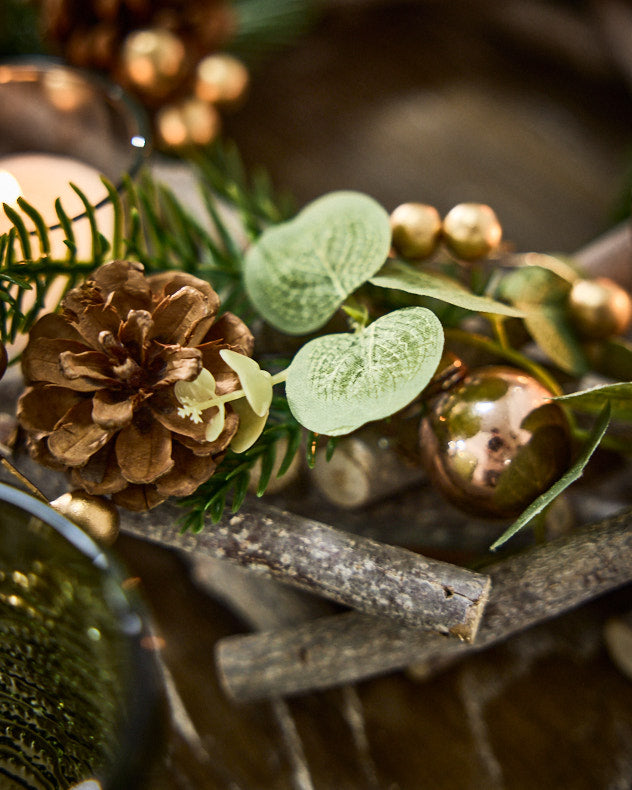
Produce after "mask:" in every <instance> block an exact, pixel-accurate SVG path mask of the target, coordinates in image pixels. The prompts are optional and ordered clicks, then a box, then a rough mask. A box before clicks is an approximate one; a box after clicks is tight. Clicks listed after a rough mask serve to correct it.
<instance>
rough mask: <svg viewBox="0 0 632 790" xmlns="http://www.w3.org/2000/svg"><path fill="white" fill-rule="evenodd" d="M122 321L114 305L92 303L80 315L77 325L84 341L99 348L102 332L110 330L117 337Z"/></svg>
mask: <svg viewBox="0 0 632 790" xmlns="http://www.w3.org/2000/svg"><path fill="white" fill-rule="evenodd" d="M120 323H121V319H120V318H119V316H118V313H117V312H116V310H115V309H114V308H113V307H105V306H104V305H91V306H89V307H87V308H86V309H85V310H84V312H83V313H81V315H79V316H78V318H77V323H76V326H77V330H78V331H79V334H80V335H81V336H82V339H83V340H84V342H85V343H87V344H88V345H89V346H91V347H92V348H98V347H99V346H100V342H99V335H100V334H101V332H109V333H110V334H111V335H113V336H114V337H116V334H117V332H118V330H119V325H120Z"/></svg>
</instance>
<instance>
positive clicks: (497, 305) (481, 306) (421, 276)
mask: <svg viewBox="0 0 632 790" xmlns="http://www.w3.org/2000/svg"><path fill="white" fill-rule="evenodd" d="M370 282H371V284H372V285H377V286H379V287H380V288H395V289H397V290H399V291H406V292H407V293H411V294H418V295H419V296H431V297H433V298H434V299H441V301H443V302H448V303H449V304H453V305H456V306H457V307H463V308H465V309H466V310H474V311H477V312H483V313H495V314H497V315H507V316H513V317H514V318H522V316H523V315H524V313H523V312H522V310H518V309H516V308H515V307H511V306H510V305H506V304H503V303H502V302H497V301H495V300H494V299H490V298H488V297H487V296H477V295H476V294H473V293H471V292H470V291H468V290H466V289H465V288H464V287H463V286H462V285H461V284H460V283H459V282H457V281H456V280H453V279H451V278H449V277H444V276H442V275H438V274H432V273H431V272H425V271H421V270H419V269H415V268H414V267H413V266H409V265H408V264H406V263H402V262H401V261H389V262H388V263H386V264H385V265H384V266H383V267H382V268H381V269H380V271H379V272H378V273H377V274H376V275H375V276H374V277H371V279H370Z"/></svg>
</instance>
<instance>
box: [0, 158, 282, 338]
mask: <svg viewBox="0 0 632 790" xmlns="http://www.w3.org/2000/svg"><path fill="white" fill-rule="evenodd" d="M201 161H203V162H204V164H203V165H202V164H201V165H200V166H199V176H200V178H199V183H200V189H201V190H202V193H203V195H204V196H205V199H206V203H207V206H208V209H209V212H208V213H209V219H208V223H205V224H204V225H203V224H202V223H201V222H200V221H199V220H198V219H196V218H195V217H193V216H192V215H191V214H190V212H188V211H187V210H186V208H185V207H184V206H183V205H182V204H181V203H180V202H179V201H178V199H177V198H176V196H175V195H174V193H173V192H172V191H171V190H170V189H168V188H167V187H165V186H164V185H162V184H160V183H158V182H156V181H155V179H154V178H152V177H151V176H150V175H149V174H148V173H145V174H143V175H142V176H141V178H140V180H139V182H138V183H137V184H136V183H133V182H132V181H131V180H129V179H128V180H127V181H126V182H125V184H124V187H123V191H122V194H119V193H118V192H117V190H116V189H115V188H114V186H113V185H112V184H111V183H110V182H109V181H107V180H106V179H104V180H103V182H104V185H105V187H106V189H107V191H108V193H109V195H110V198H111V202H112V205H113V208H114V231H113V233H112V238H111V239H106V238H105V237H104V236H103V235H102V233H101V232H100V228H99V220H98V212H97V211H96V210H95V207H94V206H92V205H91V204H90V202H89V201H88V199H87V198H86V196H85V195H84V194H83V193H82V192H81V190H79V189H78V188H77V187H73V189H74V190H75V192H76V193H77V194H78V195H79V197H80V199H81V201H82V202H83V204H84V208H85V213H86V216H87V217H88V224H89V227H90V244H89V247H90V249H89V252H87V253H84V255H83V257H79V256H78V252H77V246H76V243H75V238H74V233H73V223H72V221H71V219H70V218H69V217H68V215H67V214H66V212H65V211H64V208H63V206H62V204H61V202H60V201H59V200H58V201H56V204H55V209H56V213H57V217H58V220H59V226H60V227H59V229H57V230H56V231H55V233H56V234H61V237H62V240H63V244H64V246H65V250H66V251H65V255H63V257H62V256H60V254H59V253H56V254H55V255H52V254H51V244H52V240H51V238H52V232H51V230H50V229H49V228H47V227H46V223H45V222H44V220H43V218H42V216H41V215H40V214H39V212H38V211H37V210H36V209H35V208H34V207H33V206H31V205H30V204H29V203H27V202H26V201H24V200H22V199H20V201H19V210H16V209H13V208H11V207H10V206H7V205H5V206H4V211H5V214H6V215H7V217H8V218H9V219H10V220H11V222H12V223H13V228H12V229H11V231H10V232H9V233H8V234H5V235H4V236H0V331H1V335H2V337H1V339H2V341H3V342H6V341H13V340H15V338H16V336H17V335H18V334H19V333H24V332H27V331H28V330H29V329H30V327H31V326H32V325H33V323H34V322H35V320H36V319H37V317H38V316H39V314H40V313H41V311H42V309H43V306H44V300H45V299H46V297H47V296H48V295H49V294H50V293H51V287H52V286H53V283H55V282H56V281H58V278H59V277H60V276H61V277H64V278H65V282H66V286H65V289H64V290H68V289H69V288H71V287H73V286H74V285H75V284H76V283H77V282H79V281H81V280H83V279H84V278H85V277H87V276H88V275H89V274H90V272H91V271H92V270H93V269H95V268H96V267H97V266H99V265H100V264H101V263H103V262H104V261H105V260H107V259H109V258H120V257H124V258H128V259H135V260H139V261H141V262H142V263H143V265H144V266H145V269H146V271H147V272H152V271H164V270H168V269H178V270H182V271H186V272H190V273H191V274H195V275H196V276H198V277H202V278H204V279H207V280H209V281H210V282H211V283H212V284H213V286H214V288H215V289H216V290H217V291H218V293H219V295H220V298H221V300H222V305H223V308H224V309H226V310H234V311H236V312H238V313H239V314H240V315H242V317H245V318H248V317H249V316H248V310H249V307H248V302H247V300H246V298H245V295H244V291H243V287H242V281H241V268H242V250H241V245H240V243H239V242H238V241H236V239H235V237H234V231H232V230H230V226H229V223H228V220H227V219H226V212H223V213H222V212H221V211H220V210H219V209H218V208H217V206H216V203H214V202H213V200H214V198H213V185H214V184H216V183H221V184H222V186H223V190H224V192H225V193H227V194H230V195H232V196H233V197H234V199H235V201H236V204H237V207H238V210H239V212H240V216H241V218H242V220H243V221H244V224H246V225H248V227H250V228H251V229H253V230H254V231H256V230H257V229H261V228H262V227H263V226H264V225H266V224H268V223H269V222H271V221H279V220H280V219H281V218H282V217H283V212H284V211H286V210H287V208H288V206H287V202H284V201H283V199H280V200H279V201H278V202H277V199H276V196H275V195H274V194H273V192H272V189H271V186H270V184H269V182H268V181H266V179H265V178H263V177H259V178H257V179H256V182H254V183H253V185H252V188H251V186H250V182H248V181H247V179H246V177H245V175H244V173H243V168H242V167H241V165H240V162H239V157H238V155H237V153H236V151H235V150H234V149H233V148H230V147H228V146H226V147H223V146H219V145H218V146H216V147H215V148H214V149H213V150H212V151H211V152H208V153H207V156H206V157H205V159H204V160H201ZM123 203H125V204H127V206H128V209H127V210H124V209H123ZM27 223H29V225H30V227H29V226H28V225H27ZM257 232H259V231H257ZM58 247H59V245H57V246H56V248H55V249H58ZM26 291H30V292H31V293H32V297H30V298H29V301H30V304H29V307H28V308H26V307H25V304H26V299H25V292H26ZM60 298H61V297H60ZM54 307H55V305H53V304H50V299H49V301H48V303H47V309H48V310H51V309H54ZM250 317H251V316H250Z"/></svg>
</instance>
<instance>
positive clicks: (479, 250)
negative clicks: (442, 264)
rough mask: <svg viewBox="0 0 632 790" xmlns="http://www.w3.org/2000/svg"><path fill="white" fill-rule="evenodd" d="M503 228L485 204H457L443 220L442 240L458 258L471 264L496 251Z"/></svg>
mask: <svg viewBox="0 0 632 790" xmlns="http://www.w3.org/2000/svg"><path fill="white" fill-rule="evenodd" d="M501 238H502V227H501V225H500V222H499V221H498V217H497V216H496V214H495V213H494V211H493V209H491V208H490V207H489V206H487V205H485V204H484V203H459V204H458V205H457V206H454V208H453V209H451V210H450V211H449V212H448V214H447V215H446V216H445V218H444V220H443V240H444V242H445V245H446V247H447V248H448V249H449V250H450V252H451V253H453V254H454V255H455V256H456V257H457V258H462V259H463V260H466V261H473V260H476V259H477V258H483V257H485V256H486V255H489V254H490V253H492V252H493V251H494V250H495V249H497V248H498V246H499V244H500V240H501Z"/></svg>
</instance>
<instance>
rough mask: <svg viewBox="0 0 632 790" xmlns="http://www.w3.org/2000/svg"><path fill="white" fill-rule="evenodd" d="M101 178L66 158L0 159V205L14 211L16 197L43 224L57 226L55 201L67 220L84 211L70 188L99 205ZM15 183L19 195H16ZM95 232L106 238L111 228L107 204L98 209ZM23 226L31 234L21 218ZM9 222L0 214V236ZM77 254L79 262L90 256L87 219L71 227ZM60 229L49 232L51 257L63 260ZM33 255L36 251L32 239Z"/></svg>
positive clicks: (37, 155) (102, 189)
mask: <svg viewBox="0 0 632 790" xmlns="http://www.w3.org/2000/svg"><path fill="white" fill-rule="evenodd" d="M100 176H101V174H100V172H99V171H98V170H96V169H95V168H94V167H92V166H91V165H87V164H85V163H84V162H81V161H79V160H78V159H73V158H71V157H68V156H58V155H54V154H44V153H23V154H14V155H11V156H5V157H0V202H2V203H9V204H11V205H12V206H14V207H15V205H16V199H17V197H18V196H21V197H23V198H24V199H25V200H27V201H28V202H29V203H30V204H31V205H32V206H33V207H34V208H36V209H37V210H38V211H39V213H40V214H41V215H42V217H43V218H44V221H45V222H46V224H47V225H48V226H49V227H50V226H51V225H57V224H58V222H59V219H58V217H57V214H56V212H55V200H56V199H57V198H60V199H61V203H62V206H63V208H64V211H65V212H66V214H67V215H68V217H70V218H71V219H72V218H73V217H75V216H77V215H79V214H81V213H83V211H84V206H83V203H82V202H81V199H80V198H79V196H78V195H77V194H76V192H75V191H74V190H73V189H72V188H71V186H70V184H71V183H73V184H76V185H77V186H78V187H79V189H81V191H82V192H83V193H84V194H85V195H86V197H87V198H88V200H89V201H90V202H91V203H92V204H95V203H99V202H100V201H101V200H102V199H103V198H105V197H107V191H106V189H105V187H104V186H103V184H102V183H101V178H100ZM16 183H17V185H18V189H19V194H18V195H16ZM96 216H97V224H98V227H99V231H100V232H101V233H102V234H103V235H104V236H105V237H106V238H110V236H111V233H112V229H113V227H114V209H113V208H112V205H111V204H109V203H108V204H106V205H104V206H102V207H101V208H100V209H99V211H98V212H97V215H96ZM23 219H24V222H25V224H26V226H27V227H28V228H29V229H30V230H33V224H32V222H31V220H30V219H28V218H27V217H25V216H23ZM10 227H11V222H10V221H9V219H8V218H7V217H6V215H5V214H4V212H3V211H0V233H6V232H7V231H8V230H9V228H10ZM73 231H74V234H75V241H76V243H77V254H78V256H79V257H80V258H86V257H87V256H89V255H90V250H91V234H90V223H89V221H88V219H87V217H84V218H82V219H80V220H76V221H75V222H74V223H73ZM63 238H64V236H63V233H62V231H61V230H60V229H58V230H56V231H53V232H51V234H50V240H51V255H52V256H53V257H61V258H64V257H66V250H67V248H66V245H65V244H64V243H63ZM33 246H34V252H35V251H36V250H37V249H38V247H37V241H36V239H33Z"/></svg>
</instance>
